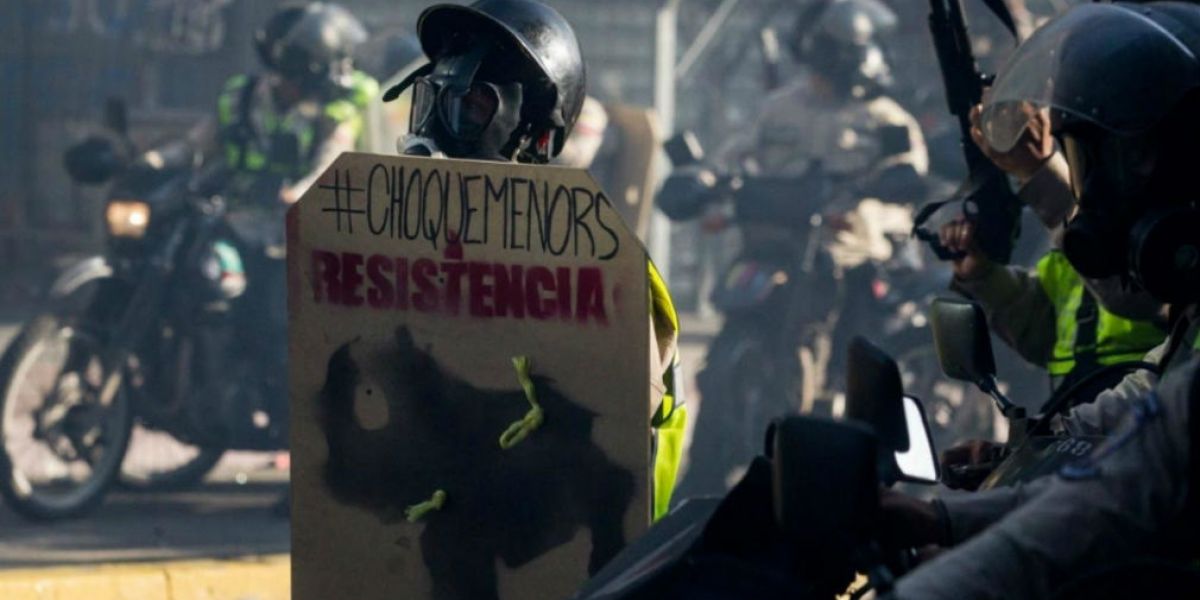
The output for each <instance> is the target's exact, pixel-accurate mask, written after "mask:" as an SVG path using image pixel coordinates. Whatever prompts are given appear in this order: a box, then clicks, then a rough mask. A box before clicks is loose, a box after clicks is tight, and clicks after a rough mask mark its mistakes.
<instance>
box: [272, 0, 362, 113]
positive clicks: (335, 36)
mask: <svg viewBox="0 0 1200 600" xmlns="http://www.w3.org/2000/svg"><path fill="white" fill-rule="evenodd" d="M366 40H367V31H366V29H364V28H363V26H362V23H360V22H359V21H358V19H356V18H354V15H352V14H350V12H349V11H347V10H346V9H344V8H342V7H341V6H338V5H337V4H331V3H327V2H313V3H310V4H307V5H302V6H289V7H286V8H283V9H281V10H279V11H278V12H276V13H275V14H274V15H273V16H272V17H271V18H270V20H268V21H267V23H266V25H264V26H263V27H262V28H261V29H259V30H258V31H257V32H256V33H255V34H254V47H255V49H256V50H258V56H259V58H261V59H262V61H263V64H264V65H265V66H266V67H267V68H268V69H270V70H271V71H274V72H276V73H279V74H280V75H282V76H283V77H284V78H285V79H288V80H289V81H293V82H295V83H296V84H298V85H299V86H300V87H301V89H303V90H304V91H306V92H309V93H319V94H329V93H332V94H335V95H336V94H338V93H341V92H344V91H345V90H348V89H350V86H351V75H352V73H353V58H352V57H353V55H354V50H355V48H356V47H357V46H358V45H359V44H362V43H363V42H365V41H366Z"/></svg>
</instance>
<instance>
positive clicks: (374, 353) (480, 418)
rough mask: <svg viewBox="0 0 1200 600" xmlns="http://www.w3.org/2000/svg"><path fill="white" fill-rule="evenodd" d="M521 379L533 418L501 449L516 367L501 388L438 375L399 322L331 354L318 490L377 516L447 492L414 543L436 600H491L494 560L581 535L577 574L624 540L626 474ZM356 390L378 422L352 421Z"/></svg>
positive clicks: (567, 408)
mask: <svg viewBox="0 0 1200 600" xmlns="http://www.w3.org/2000/svg"><path fill="white" fill-rule="evenodd" d="M534 367H535V369H536V364H535V365H534ZM533 380H534V384H535V386H536V390H537V397H538V401H539V402H540V403H541V405H542V408H543V409H544V410H545V415H546V420H545V423H543V424H542V426H541V427H540V428H539V429H538V430H536V431H535V432H534V433H533V434H531V435H530V436H529V437H528V438H526V439H525V440H524V441H522V442H521V443H519V444H517V445H516V446H515V447H513V448H511V449H509V450H503V449H501V448H500V446H499V442H498V439H499V436H500V434H501V433H502V432H503V431H504V430H505V429H506V428H507V427H508V426H509V424H511V423H513V422H514V421H517V420H520V419H521V418H522V417H523V416H524V415H525V413H526V412H527V411H528V409H529V403H528V402H527V401H526V399H525V395H524V392H523V391H521V390H520V387H519V386H518V385H517V382H516V375H515V373H514V376H513V383H514V386H513V387H514V389H513V390H511V391H500V390H483V389H479V388H477V387H475V386H472V385H471V384H469V383H467V382H465V381H463V380H462V379H460V378H458V377H456V376H455V375H453V374H451V373H447V372H446V371H445V370H443V369H442V368H441V366H440V365H438V363H437V361H436V360H434V358H433V357H432V356H430V354H429V353H428V352H427V351H425V350H422V349H420V348H417V347H416V346H415V345H414V343H413V339H412V336H411V334H410V333H409V331H408V330H407V329H406V328H403V327H401V328H400V329H398V330H397V331H396V335H395V337H394V341H393V342H392V343H389V344H387V345H385V346H381V347H371V348H369V347H368V346H367V344H363V343H360V342H358V341H352V342H349V343H347V344H345V345H343V346H341V347H340V348H339V349H338V350H337V351H336V352H334V354H333V356H332V357H331V358H330V359H329V364H328V370H327V374H326V380H325V386H324V387H323V388H322V390H321V398H320V402H321V418H322V427H323V430H324V433H325V438H326V441H327V443H328V446H329V462H328V463H327V464H326V468H325V482H326V484H327V485H328V487H329V489H330V491H331V492H332V494H333V496H334V497H335V498H336V499H337V500H338V501H339V502H342V503H345V504H349V505H354V506H358V507H362V508H365V509H368V510H370V511H372V512H373V513H375V514H376V515H377V516H378V517H379V518H380V519H381V520H382V521H384V522H395V521H397V520H400V519H403V518H404V509H405V507H407V506H410V505H413V504H416V503H419V502H422V501H425V500H428V499H429V498H430V496H431V495H432V494H433V492H434V491H435V490H438V489H442V490H445V491H446V493H447V496H448V502H447V504H446V506H445V508H444V509H443V510H441V511H439V512H435V513H431V514H429V515H427V516H426V517H425V519H424V520H423V523H424V528H423V530H422V532H421V535H420V544H421V552H422V555H423V557H424V561H425V565H426V567H427V568H428V569H429V573H430V575H431V576H432V579H433V588H434V589H433V595H434V597H435V598H437V599H438V600H465V599H471V600H478V599H485V600H486V599H489V598H497V597H498V591H497V581H496V570H495V562H496V558H499V559H500V560H502V561H503V562H504V564H505V565H506V566H508V567H509V568H519V567H521V566H523V565H525V564H527V563H529V562H530V561H532V560H533V559H535V558H537V557H539V556H541V555H543V554H545V553H547V552H549V551H550V550H552V549H554V548H556V547H558V546H561V545H562V544H565V543H567V542H568V541H570V540H571V539H572V538H573V537H574V535H575V533H576V532H577V531H578V530H579V528H581V527H586V528H588V529H589V530H590V533H591V538H592V552H591V557H590V561H589V565H588V572H589V573H595V572H596V571H597V570H599V568H600V567H601V566H603V565H604V564H605V563H606V562H607V561H608V560H609V559H611V558H612V557H613V556H615V555H616V554H617V552H619V551H620V550H621V548H622V547H623V546H624V544H625V536H624V533H623V521H624V515H625V513H626V512H627V510H628V508H629V505H630V503H631V502H632V501H633V492H634V478H633V476H632V475H631V474H630V473H629V472H628V471H627V470H625V469H623V468H621V467H620V466H619V465H617V464H615V463H613V462H612V461H611V460H609V458H608V457H607V456H606V455H605V453H604V451H603V450H601V448H600V447H599V446H597V445H596V444H595V443H593V441H592V426H593V422H594V420H595V417H596V415H595V414H594V413H592V412H590V411H588V410H587V409H586V408H583V407H581V406H578V405H576V404H574V403H572V402H571V401H570V400H569V399H567V398H566V397H564V396H563V395H562V394H561V393H560V392H558V390H556V389H555V387H554V385H553V383H552V381H551V380H549V379H547V378H546V377H541V376H538V375H536V374H535V375H534V377H533ZM359 394H367V395H372V396H373V395H375V394H382V397H383V401H384V402H385V403H386V407H387V422H386V425H384V426H382V427H380V428H377V429H370V430H368V429H366V428H364V427H363V426H362V425H361V424H360V423H359V421H358V419H357V418H356V417H355V409H354V404H355V399H356V397H357V396H358V395H359Z"/></svg>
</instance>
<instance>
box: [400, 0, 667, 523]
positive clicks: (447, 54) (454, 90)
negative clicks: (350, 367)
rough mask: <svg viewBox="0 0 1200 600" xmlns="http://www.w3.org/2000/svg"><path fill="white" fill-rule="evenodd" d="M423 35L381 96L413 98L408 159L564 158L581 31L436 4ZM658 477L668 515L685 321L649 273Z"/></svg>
mask: <svg viewBox="0 0 1200 600" xmlns="http://www.w3.org/2000/svg"><path fill="white" fill-rule="evenodd" d="M417 34H418V36H419V37H420V41H421V48H422V50H423V51H424V52H425V55H426V56H427V57H428V58H429V64H427V65H425V66H424V67H421V68H419V69H417V70H416V71H415V72H413V73H412V74H411V75H409V76H408V77H407V78H405V79H404V80H403V81H401V82H400V83H399V84H397V85H396V86H394V87H392V88H391V89H389V90H388V91H387V92H386V93H385V94H384V97H383V98H384V101H385V102H390V101H393V100H395V99H397V98H398V97H400V95H401V94H402V93H404V92H405V91H408V90H411V94H412V97H411V102H412V113H411V119H410V122H409V131H410V133H409V134H408V135H407V136H406V137H404V138H403V139H401V140H400V141H399V142H398V149H399V150H400V152H401V153H403V154H410V155H416V156H432V157H447V158H464V159H476V160H492V161H501V162H521V163H533V164H546V163H549V162H550V161H551V159H553V158H555V157H556V156H558V155H559V154H560V153H561V152H562V150H563V147H564V144H565V143H566V140H567V137H568V136H569V135H570V134H571V131H572V129H573V128H574V126H575V124H576V121H577V120H578V118H579V115H580V112H581V111H582V108H583V104H584V99H585V93H586V90H585V87H586V80H587V75H586V72H585V67H584V62H583V56H582V53H581V51H580V48H579V42H578V41H577V40H576V38H575V32H574V30H572V28H571V25H570V24H569V23H567V21H566V19H564V18H563V17H562V15H560V14H559V13H558V12H557V11H555V10H554V9H552V8H550V7H549V6H546V5H545V4H542V3H540V2H536V1H534V0H480V1H478V2H475V3H474V4H471V5H470V6H460V5H451V4H440V5H436V6H433V7H431V8H429V9H427V10H425V12H423V13H422V14H421V16H420V18H419V19H418V21H417ZM648 276H649V279H650V289H651V298H650V301H651V307H652V318H651V322H650V323H649V324H648V327H647V335H648V336H649V337H650V341H651V347H652V348H654V349H656V351H655V352H652V354H653V357H652V358H653V360H654V361H655V362H654V364H652V365H651V381H650V382H649V385H650V388H651V390H652V394H651V396H652V402H653V403H654V406H653V407H651V408H652V409H653V410H654V417H653V419H652V424H653V427H654V432H653V434H654V440H655V449H656V456H655V473H654V494H653V495H654V498H653V515H654V516H655V517H656V518H657V517H659V516H662V515H663V514H665V513H666V510H667V507H668V504H669V502H670V497H671V492H672V490H673V488H674V484H675V473H676V470H677V469H678V465H679V460H680V457H681V452H682V441H683V440H682V438H683V426H684V419H685V418H686V411H685V409H684V407H683V406H682V403H681V402H679V401H678V399H677V398H676V396H675V392H674V381H675V377H676V376H675V361H676V345H677V338H678V330H679V320H678V317H677V315H676V314H675V309H674V307H673V305H672V303H671V297H670V294H669V293H668V292H667V288H666V285H665V283H664V282H663V280H662V278H661V277H660V276H659V275H658V272H657V271H656V270H655V269H654V267H653V265H650V268H649V272H648Z"/></svg>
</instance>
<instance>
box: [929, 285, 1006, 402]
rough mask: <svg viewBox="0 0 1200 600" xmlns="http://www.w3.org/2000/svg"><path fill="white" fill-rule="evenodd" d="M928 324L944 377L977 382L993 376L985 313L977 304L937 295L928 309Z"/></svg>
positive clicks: (993, 362)
mask: <svg viewBox="0 0 1200 600" xmlns="http://www.w3.org/2000/svg"><path fill="white" fill-rule="evenodd" d="M930 325H931V326H932V328H933V345H934V347H935V348H936V349H937V356H938V362H939V363H941V366H942V372H944V373H945V374H946V376H947V377H950V378H951V379H957V380H959V381H966V382H968V383H974V384H979V383H980V382H981V381H985V380H989V379H992V378H994V377H995V376H996V358H995V356H994V355H993V354H992V339H991V336H990V335H989V332H988V325H987V317H985V316H984V314H983V309H982V308H980V306H979V305H978V304H975V303H974V302H963V301H960V300H950V299H946V298H938V299H937V300H934V301H933V306H932V308H931V309H930Z"/></svg>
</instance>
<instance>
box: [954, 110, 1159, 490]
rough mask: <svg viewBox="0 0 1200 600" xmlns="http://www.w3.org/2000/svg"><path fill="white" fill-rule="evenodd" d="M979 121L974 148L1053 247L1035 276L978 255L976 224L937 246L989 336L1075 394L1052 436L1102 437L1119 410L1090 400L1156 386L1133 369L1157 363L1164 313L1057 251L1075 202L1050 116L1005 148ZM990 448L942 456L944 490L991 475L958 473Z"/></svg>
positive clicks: (1033, 114)
mask: <svg viewBox="0 0 1200 600" xmlns="http://www.w3.org/2000/svg"><path fill="white" fill-rule="evenodd" d="M978 115H979V110H978V109H976V111H974V113H973V117H974V121H975V127H973V129H972V137H973V138H974V141H975V143H976V144H977V145H978V146H979V147H980V148H981V149H982V150H983V152H984V154H985V155H987V156H988V157H989V158H991V159H992V161H993V162H994V163H996V165H997V166H999V167H1000V168H1001V169H1003V170H1004V171H1005V172H1007V173H1008V174H1009V175H1010V176H1011V177H1012V178H1013V179H1014V180H1015V181H1016V182H1017V184H1018V186H1019V187H1018V191H1017V196H1018V197H1019V198H1020V199H1021V200H1022V202H1024V203H1025V205H1026V206H1029V207H1030V208H1031V209H1032V211H1033V213H1034V214H1035V215H1037V217H1038V220H1039V221H1041V223H1042V225H1044V226H1045V227H1046V228H1047V230H1049V232H1050V234H1051V240H1052V242H1053V249H1052V250H1051V251H1050V252H1049V253H1047V254H1046V255H1045V256H1043V257H1042V258H1041V259H1040V260H1039V261H1038V262H1037V265H1036V268H1034V269H1026V268H1024V267H1018V266H1005V265H1001V264H998V263H995V262H993V261H992V260H990V259H989V258H988V257H987V255H985V254H984V253H983V252H981V251H980V249H979V247H978V245H977V244H976V243H975V225H974V223H971V222H970V221H966V220H958V221H955V222H951V223H947V224H945V225H944V226H943V227H942V229H941V231H940V238H941V242H942V245H943V246H945V247H946V248H948V249H950V250H953V251H958V252H961V257H960V258H958V259H956V260H955V261H954V278H953V280H952V283H951V288H952V289H954V290H956V291H958V292H960V293H962V294H963V295H965V296H967V297H969V298H971V299H973V300H974V301H976V302H978V303H979V304H980V305H981V306H982V307H983V309H984V311H985V312H986V314H987V317H988V322H989V325H990V326H991V329H992V331H993V332H995V333H996V334H997V335H998V336H999V337H1000V338H1001V339H1003V340H1004V341H1005V342H1006V343H1008V344H1009V345H1010V346H1011V347H1012V348H1013V349H1015V350H1016V351H1017V352H1018V353H1019V354H1020V355H1021V356H1022V357H1024V358H1025V359H1026V360H1028V361H1029V362H1030V363H1032V364H1034V365H1036V366H1039V367H1041V368H1043V369H1045V370H1046V371H1047V373H1048V374H1049V375H1050V384H1051V386H1050V387H1051V389H1052V390H1054V391H1055V392H1057V393H1071V394H1072V398H1071V399H1070V400H1071V401H1072V402H1073V403H1079V402H1082V404H1078V405H1077V406H1076V407H1075V408H1074V409H1072V410H1071V411H1070V412H1069V413H1068V414H1066V415H1064V416H1063V417H1061V418H1059V419H1058V423H1057V426H1058V428H1060V429H1061V430H1064V431H1066V432H1068V433H1070V434H1072V435H1081V436H1088V435H1107V434H1108V433H1109V432H1110V431H1111V429H1112V428H1113V427H1115V426H1116V424H1117V423H1118V422H1119V420H1120V417H1121V415H1122V413H1123V410H1122V409H1123V408H1124V407H1122V406H1120V405H1118V404H1115V403H1111V402H1100V403H1094V402H1088V401H1090V400H1092V399H1094V398H1096V397H1097V396H1098V395H1100V394H1105V395H1108V396H1111V395H1113V394H1114V392H1109V391H1107V390H1110V389H1111V388H1114V387H1117V388H1118V390H1117V392H1116V393H1118V394H1119V393H1121V392H1122V391H1124V390H1127V389H1129V390H1133V389H1136V390H1139V391H1140V390H1144V389H1149V388H1151V387H1152V386H1153V385H1154V383H1155V382H1156V381H1157V374H1156V373H1155V372H1153V371H1151V370H1148V369H1143V368H1138V366H1137V365H1138V364H1139V363H1140V364H1145V363H1151V364H1153V363H1156V362H1157V361H1158V360H1159V359H1160V358H1161V356H1162V353H1163V352H1165V346H1164V345H1163V340H1164V338H1166V336H1167V330H1166V317H1167V315H1166V311H1165V308H1164V305H1163V303H1162V302H1159V301H1158V300H1155V299H1154V298H1153V297H1151V296H1150V295H1149V294H1147V293H1145V292H1144V291H1143V292H1141V293H1129V292H1128V291H1127V290H1126V289H1125V288H1126V286H1125V285H1124V282H1123V281H1122V279H1123V278H1122V277H1120V276H1117V277H1109V278H1106V279H1084V278H1083V277H1081V276H1080V275H1079V273H1078V272H1076V270H1075V268H1074V267H1072V266H1071V263H1070V261H1069V260H1067V258H1066V256H1065V255H1064V253H1063V252H1062V248H1061V243H1062V236H1063V228H1064V224H1065V223H1066V222H1067V220H1068V218H1069V217H1070V214H1071V211H1072V210H1073V209H1074V197H1073V196H1072V194H1071V184H1070V174H1069V172H1068V168H1067V162H1066V160H1065V158H1064V157H1063V155H1062V153H1061V152H1058V151H1056V149H1055V142H1054V137H1053V135H1051V127H1050V126H1051V122H1050V115H1049V112H1048V111H1047V110H1038V111H1030V112H1029V113H1028V119H1029V120H1028V124H1027V125H1026V126H1025V128H1024V131H1023V132H1022V133H1021V135H1020V137H1018V138H1017V139H1015V140H1013V142H1014V143H1015V144H1014V145H1013V146H1012V147H1010V148H998V147H994V146H992V145H991V144H990V143H989V142H988V140H987V139H986V138H985V137H984V135H983V132H982V129H981V128H980V126H979V117H978ZM1136 395H1137V394H1136V393H1134V394H1126V396H1128V397H1132V396H1136ZM1052 398H1053V396H1052ZM1102 409H1103V410H1107V411H1108V412H1102ZM996 448H998V446H997V445H996V444H994V443H991V442H987V441H982V440H972V441H969V442H965V443H963V444H960V445H958V446H955V447H954V448H950V449H947V450H946V451H945V452H944V453H943V467H944V468H943V473H944V474H945V476H944V477H943V483H945V484H946V485H947V486H950V487H953V488H966V489H974V488H975V487H977V486H978V485H979V484H980V483H981V482H982V481H983V479H984V478H985V477H986V476H987V475H988V474H989V470H988V469H963V470H960V469H957V468H956V467H962V466H969V465H972V464H974V463H975V462H976V461H983V462H987V463H991V464H994V462H995V458H996V457H997V456H998V455H997V453H996V450H995V449H996ZM960 473H961V474H962V475H960Z"/></svg>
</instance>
